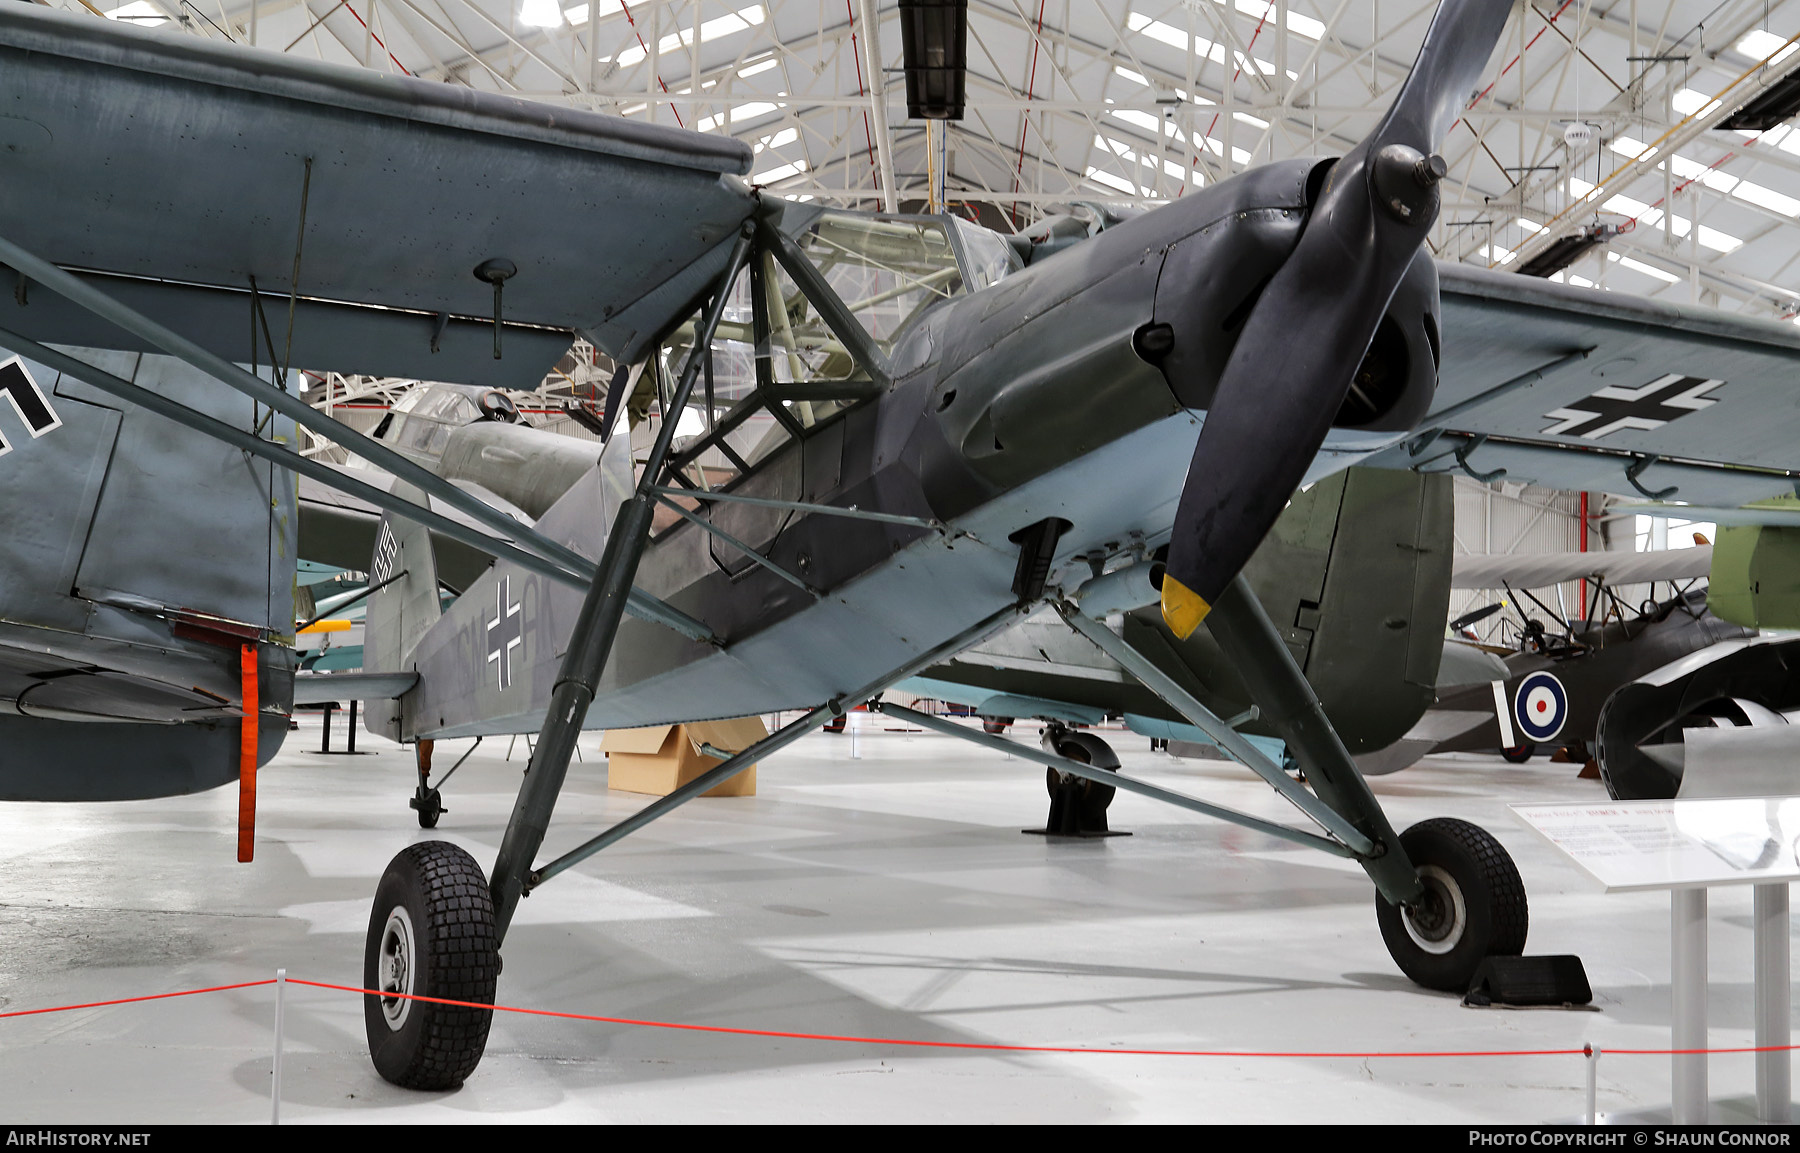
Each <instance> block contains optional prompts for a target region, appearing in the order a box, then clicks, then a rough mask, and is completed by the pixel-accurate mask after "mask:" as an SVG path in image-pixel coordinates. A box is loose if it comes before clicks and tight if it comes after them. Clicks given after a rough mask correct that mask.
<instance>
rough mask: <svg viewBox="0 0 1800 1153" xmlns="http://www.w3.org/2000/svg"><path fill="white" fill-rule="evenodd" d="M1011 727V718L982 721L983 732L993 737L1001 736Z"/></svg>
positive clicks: (985, 718) (986, 718)
mask: <svg viewBox="0 0 1800 1153" xmlns="http://www.w3.org/2000/svg"><path fill="white" fill-rule="evenodd" d="M1011 725H1012V718H1011V717H983V718H982V719H981V731H982V732H984V733H986V734H988V735H989V736H991V737H997V736H999V735H1000V734H1001V733H1004V732H1005V731H1006V730H1007V728H1008V727H1009V726H1011Z"/></svg>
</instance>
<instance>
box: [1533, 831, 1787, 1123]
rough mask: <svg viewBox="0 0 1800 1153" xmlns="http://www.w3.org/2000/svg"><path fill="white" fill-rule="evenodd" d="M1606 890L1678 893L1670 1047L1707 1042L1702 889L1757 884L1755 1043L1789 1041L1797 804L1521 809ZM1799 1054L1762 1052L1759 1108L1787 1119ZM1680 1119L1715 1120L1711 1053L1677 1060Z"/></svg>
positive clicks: (1765, 1116)
mask: <svg viewBox="0 0 1800 1153" xmlns="http://www.w3.org/2000/svg"><path fill="white" fill-rule="evenodd" d="M1511 808H1512V810H1513V812H1514V813H1515V814H1517V815H1518V817H1519V819H1520V820H1522V821H1524V822H1525V824H1526V825H1528V826H1529V827H1530V828H1532V829H1533V830H1535V831H1536V832H1538V833H1540V834H1542V835H1543V836H1544V838H1545V839H1547V840H1548V841H1549V842H1550V843H1551V844H1552V845H1555V846H1556V847H1557V848H1558V849H1560V850H1562V852H1563V853H1564V854H1565V855H1567V856H1568V857H1569V858H1570V859H1571V860H1573V861H1574V862H1575V863H1576V864H1577V865H1579V866H1581V868H1582V869H1583V870H1584V871H1586V872H1587V873H1588V874H1589V875H1591V876H1593V877H1594V878H1595V879H1596V880H1598V881H1599V882H1600V883H1601V885H1603V886H1605V889H1606V891H1607V892H1609V893H1630V892H1639V891H1643V890H1647V889H1668V890H1670V905H1671V908H1672V919H1671V924H1670V958H1671V962H1672V964H1671V973H1670V981H1669V985H1670V1000H1671V1002H1672V1004H1671V1014H1670V1023H1671V1030H1670V1036H1671V1042H1672V1043H1671V1044H1670V1046H1669V1047H1670V1048H1672V1049H1678V1050H1679V1049H1705V1048H1706V1047H1707V1046H1706V890H1707V889H1709V888H1711V887H1712V886H1714V885H1754V886H1755V887H1756V891H1755V917H1754V920H1755V942H1756V944H1755V953H1756V958H1755V972H1756V1044H1757V1047H1758V1048H1762V1047H1764V1046H1786V1045H1788V1044H1789V1043H1790V1031H1789V1026H1788V1013H1789V1004H1790V996H1791V994H1790V990H1789V981H1790V977H1789V971H1788V920H1789V917H1788V885H1789V884H1790V883H1792V882H1793V881H1795V880H1800V857H1797V856H1796V840H1797V839H1800V797H1734V798H1728V799H1725V798H1721V799H1710V800H1691V801H1683V800H1675V801H1614V802H1610V803H1602V804H1559V805H1513V806H1511ZM1791 1056H1792V1055H1791V1054H1790V1053H1789V1052H1788V1051H1787V1050H1786V1049H1785V1048H1782V1049H1777V1050H1774V1051H1769V1052H1761V1053H1758V1054H1757V1055H1756V1112H1757V1116H1758V1117H1760V1118H1761V1119H1762V1120H1764V1121H1772V1122H1777V1123H1786V1122H1787V1121H1788V1120H1789V1118H1790V1116H1791V1113H1792V1105H1791V1098H1792V1093H1791V1089H1790V1080H1789V1078H1790V1068H1791ZM1671 1061H1672V1065H1673V1068H1672V1073H1673V1080H1672V1088H1673V1102H1672V1104H1673V1117H1672V1119H1673V1120H1674V1121H1675V1123H1676V1124H1679V1125H1698V1124H1705V1123H1706V1121H1707V1088H1706V1054H1704V1053H1676V1054H1675V1055H1674V1056H1673V1057H1672V1058H1671Z"/></svg>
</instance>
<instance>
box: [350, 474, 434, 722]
mask: <svg viewBox="0 0 1800 1153" xmlns="http://www.w3.org/2000/svg"><path fill="white" fill-rule="evenodd" d="M393 493H394V495H395V496H399V497H404V498H406V499H407V500H411V501H414V502H416V503H418V504H423V505H426V507H430V506H429V504H428V501H429V500H430V498H429V497H427V496H426V495H425V494H424V493H422V492H420V491H419V490H418V489H416V488H413V487H412V486H411V485H408V484H405V483H403V482H396V483H395V484H394V488H393ZM383 582H391V583H388V584H387V587H385V588H383V589H381V591H380V592H377V593H375V594H374V595H373V596H371V597H370V598H369V607H368V610H367V612H366V615H365V617H364V620H363V671H365V672H371V673H376V672H380V673H387V672H399V671H402V670H405V669H408V668H411V667H412V655H413V651H414V650H415V649H417V648H418V645H419V640H420V638H422V637H423V636H424V635H425V633H426V632H427V631H428V630H429V629H430V628H431V626H432V625H434V624H436V623H437V621H438V618H439V617H441V616H442V615H443V608H442V605H441V602H440V601H439V600H438V579H437V561H436V559H435V558H434V557H433V556H432V552H431V534H430V532H428V531H427V530H426V529H425V528H424V527H423V526H421V525H419V524H418V523H416V522H414V521H410V520H407V519H405V518H404V517H397V516H394V515H393V514H391V513H389V514H386V515H384V516H382V518H381V528H380V529H379V530H378V531H377V532H376V534H375V555H374V558H373V559H372V560H371V561H370V562H369V583H370V584H371V585H380V584H382V583H383ZM363 715H364V717H365V718H366V720H365V721H364V727H365V728H366V729H368V731H369V732H371V733H376V734H378V735H380V736H384V737H388V738H390V739H392V740H396V741H397V740H400V739H401V730H400V702H399V701H375V700H372V701H368V702H366V703H365V712H364V714H363Z"/></svg>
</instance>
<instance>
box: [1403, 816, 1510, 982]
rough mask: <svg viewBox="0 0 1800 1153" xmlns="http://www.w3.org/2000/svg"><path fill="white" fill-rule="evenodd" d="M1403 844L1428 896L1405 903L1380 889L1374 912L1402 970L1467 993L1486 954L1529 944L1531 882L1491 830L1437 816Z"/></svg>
mask: <svg viewBox="0 0 1800 1153" xmlns="http://www.w3.org/2000/svg"><path fill="white" fill-rule="evenodd" d="M1400 846H1401V848H1403V849H1405V850H1406V855H1407V856H1408V857H1409V858H1410V859H1411V860H1412V863H1413V867H1414V868H1416V869H1418V871H1419V879H1420V880H1422V881H1424V882H1425V895H1424V897H1423V898H1422V899H1421V900H1420V901H1419V902H1418V903H1417V904H1415V905H1410V906H1405V907H1402V906H1399V905H1392V904H1389V903H1388V901H1387V898H1385V897H1383V896H1381V895H1380V894H1379V893H1377V894H1376V896H1375V919H1376V921H1377V922H1378V923H1379V924H1380V925H1381V939H1382V940H1383V941H1384V942H1386V943H1387V948H1388V953H1389V954H1390V955H1391V956H1392V957H1393V958H1394V963H1395V964H1397V965H1399V966H1400V971H1401V972H1402V973H1405V974H1406V975H1407V976H1408V977H1410V978H1412V980H1413V981H1414V982H1416V983H1417V984H1420V985H1423V986H1425V987H1426V988H1427V989H1440V990H1443V991H1444V992H1448V993H1461V992H1463V991H1464V990H1466V989H1467V988H1468V987H1469V982H1470V980H1472V979H1473V978H1474V976H1475V970H1476V969H1477V968H1478V967H1479V966H1480V965H1481V959H1482V958H1483V957H1488V956H1510V957H1516V956H1518V955H1519V954H1520V953H1522V952H1524V951H1525V932H1526V930H1527V928H1528V927H1529V923H1530V915H1529V912H1528V910H1527V908H1526V903H1525V882H1524V881H1523V880H1521V879H1520V877H1519V869H1518V866H1516V865H1514V864H1513V860H1512V857H1510V856H1508V855H1507V852H1506V849H1505V848H1503V847H1502V846H1501V844H1500V842H1499V841H1496V840H1495V839H1494V838H1493V835H1492V834H1490V833H1489V832H1488V831H1487V830H1486V829H1483V828H1481V827H1480V826H1479V825H1471V824H1470V823H1469V822H1467V821H1458V820H1454V819H1452V818H1450V817H1434V818H1433V819H1431V820H1429V821H1421V822H1419V823H1418V824H1416V825H1414V826H1413V827H1412V828H1410V829H1408V830H1406V832H1404V833H1401V834H1400Z"/></svg>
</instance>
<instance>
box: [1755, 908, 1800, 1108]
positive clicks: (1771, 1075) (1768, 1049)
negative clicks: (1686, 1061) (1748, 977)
mask: <svg viewBox="0 0 1800 1153" xmlns="http://www.w3.org/2000/svg"><path fill="white" fill-rule="evenodd" d="M1753 910H1754V911H1753V914H1752V916H1753V919H1754V920H1755V922H1756V933H1755V942H1756V944H1755V953H1756V1047H1757V1049H1758V1050H1760V1052H1758V1053H1757V1054H1756V1116H1757V1119H1758V1120H1761V1121H1766V1122H1768V1123H1770V1124H1773V1125H1786V1124H1788V1123H1789V1122H1790V1121H1791V1120H1792V1119H1793V1096H1794V1094H1793V1079H1792V1078H1793V1060H1794V1055H1793V1053H1792V1052H1790V1051H1789V1050H1788V1049H1787V1046H1788V1045H1791V1044H1793V1029H1792V1026H1791V1023H1790V1017H1789V1013H1790V1012H1791V1006H1792V1001H1793V994H1792V991H1791V986H1790V980H1791V978H1790V976H1789V969H1788V920H1789V918H1788V886H1787V883H1786V882H1782V883H1781V884H1778V885H1758V886H1756V895H1755V897H1754V905H1753Z"/></svg>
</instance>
